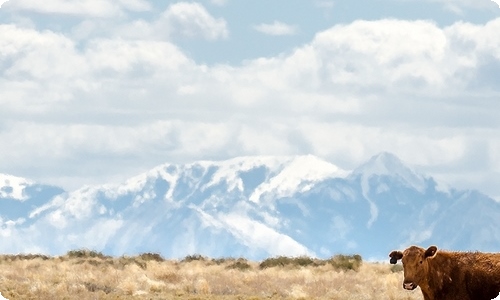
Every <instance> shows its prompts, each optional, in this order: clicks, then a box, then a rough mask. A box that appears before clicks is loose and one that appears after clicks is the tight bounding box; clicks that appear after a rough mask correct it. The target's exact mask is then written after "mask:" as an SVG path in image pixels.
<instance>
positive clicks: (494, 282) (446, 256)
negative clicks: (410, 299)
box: [389, 246, 500, 300]
mask: <svg viewBox="0 0 500 300" xmlns="http://www.w3.org/2000/svg"><path fill="white" fill-rule="evenodd" d="M389 257H390V258H391V261H390V262H391V264H395V263H397V261H398V260H400V259H401V260H402V262H403V270H404V281H403V288H404V289H407V290H414V289H415V288H416V287H417V286H420V290H421V291H422V294H423V295H424V299H425V300H491V299H493V298H495V297H496V296H498V294H499V292H500V253H481V252H451V251H442V250H439V251H438V249H437V247H436V246H430V247H429V248H427V250H426V249H424V248H420V247H417V246H411V247H409V248H408V249H406V250H405V251H403V252H401V251H392V252H391V253H390V254H389Z"/></svg>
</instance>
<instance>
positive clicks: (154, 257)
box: [139, 252, 165, 262]
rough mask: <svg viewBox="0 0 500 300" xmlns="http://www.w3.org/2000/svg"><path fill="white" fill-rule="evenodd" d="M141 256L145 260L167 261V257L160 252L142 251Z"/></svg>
mask: <svg viewBox="0 0 500 300" xmlns="http://www.w3.org/2000/svg"><path fill="white" fill-rule="evenodd" d="M139 258H140V259H142V260H145V261H157V262H162V261H165V259H164V258H163V257H162V256H161V255H160V254H158V253H151V252H148V253H142V254H140V255H139Z"/></svg>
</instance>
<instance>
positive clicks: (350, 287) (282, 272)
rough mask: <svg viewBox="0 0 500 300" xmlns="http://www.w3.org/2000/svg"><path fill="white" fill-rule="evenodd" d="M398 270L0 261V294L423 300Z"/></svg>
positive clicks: (305, 264) (334, 261) (325, 264)
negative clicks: (408, 288)
mask: <svg viewBox="0 0 500 300" xmlns="http://www.w3.org/2000/svg"><path fill="white" fill-rule="evenodd" d="M402 277H403V274H402V271H401V268H400V267H398V266H396V267H394V266H392V265H389V264H377V263H366V262H362V261H361V257H359V256H341V255H339V256H334V257H332V258H331V259H329V260H313V259H311V258H307V257H302V258H286V257H277V258H269V259H266V260H264V261H261V262H252V261H247V260H245V259H241V258H240V259H232V258H225V259H208V258H204V257H201V256H196V255H194V256H187V257H186V258H184V259H182V260H164V259H163V258H162V257H161V256H159V255H158V254H153V253H145V254H141V255H138V256H134V257H108V256H104V255H102V254H101V253H97V252H94V251H87V250H77V251H70V252H68V253H67V254H66V255H64V256H60V257H47V256H42V255H1V256H0V292H1V293H2V295H3V296H4V297H6V298H8V299H10V300H14V299H50V300H57V299H81V300H85V299H180V300H184V299H192V300H202V299H227V300H233V299H234V300H236V299H238V300H246V299H248V300H250V299H251V300H259V299H303V300H306V299H339V300H349V299H353V300H354V299H358V300H369V299H406V300H411V299H422V296H421V293H420V290H419V289H416V290H415V291H411V292H409V291H405V290H403V289H402V287H401V284H402V283H401V281H402Z"/></svg>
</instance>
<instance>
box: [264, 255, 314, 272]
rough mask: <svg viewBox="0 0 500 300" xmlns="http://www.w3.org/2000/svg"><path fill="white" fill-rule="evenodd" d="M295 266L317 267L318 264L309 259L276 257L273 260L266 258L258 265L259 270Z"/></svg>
mask: <svg viewBox="0 0 500 300" xmlns="http://www.w3.org/2000/svg"><path fill="white" fill-rule="evenodd" d="M290 265H291V266H296V267H305V266H309V265H313V266H317V265H318V264H317V263H316V262H315V261H314V260H313V259H312V258H310V257H307V256H299V257H293V258H291V257H286V256H278V257H274V258H267V259H265V260H264V261H262V262H261V263H260V265H259V267H260V268H261V269H265V268H272V267H284V266H290Z"/></svg>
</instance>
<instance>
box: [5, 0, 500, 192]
mask: <svg viewBox="0 0 500 300" xmlns="http://www.w3.org/2000/svg"><path fill="white" fill-rule="evenodd" d="M0 3H1V4H2V6H1V8H0V72H1V77H0V106H1V107H2V109H1V110H0V140H1V141H3V142H2V146H0V172H3V173H8V174H12V175H16V176H22V177H27V178H30V179H34V180H38V181H42V182H45V183H53V184H58V185H62V186H64V187H66V188H67V189H74V188H77V187H79V186H81V185H83V184H95V183H104V182H116V181H121V180H124V179H125V178H128V177H130V176H133V175H136V174H138V173H140V172H143V171H146V170H148V169H149V168H152V167H154V166H156V165H159V164H162V163H165V162H172V163H184V162H192V161H196V160H206V159H210V160H212V159H228V158H232V157H235V156H241V155H299V154H314V155H317V156H319V157H321V158H324V159H326V160H328V161H331V162H333V163H335V164H337V165H338V166H339V167H341V168H344V169H347V170H350V169H352V168H354V167H356V166H357V165H359V164H360V163H362V162H364V161H366V160H367V159H368V158H369V157H371V156H372V155H375V154H377V153H379V152H382V151H388V152H392V153H394V154H395V155H397V156H398V157H400V158H401V159H402V160H403V161H405V162H407V163H408V164H410V165H413V166H415V168H417V169H418V170H419V171H420V172H423V173H425V174H428V175H431V176H434V177H435V178H437V179H438V180H441V181H443V182H445V183H448V184H450V185H452V186H455V187H458V188H475V189H480V190H482V191H484V192H486V193H487V194H489V195H490V196H492V197H495V198H496V199H497V200H500V187H498V182H499V180H500V155H499V153H500V134H499V133H500V118H499V117H498V116H499V115H500V79H499V78H500V8H499V5H498V4H496V3H495V2H493V1H490V0H474V1H473V0H455V1H448V0H428V1H423V0H420V1H413V0H392V1H389V0H387V1H384V0H373V1H358V0H351V1H325V0H317V1H314V0H312V1H305V0H304V1H299V0H293V1H290V0H289V1H284V0H275V1H236V0H212V1H208V0H207V1H192V2H183V1H161V2H160V1H147V0H112V1H111V0H79V1H76V0H73V1H66V0H47V1H44V2H43V4H40V1H36V0H10V1H2V0H0Z"/></svg>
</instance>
